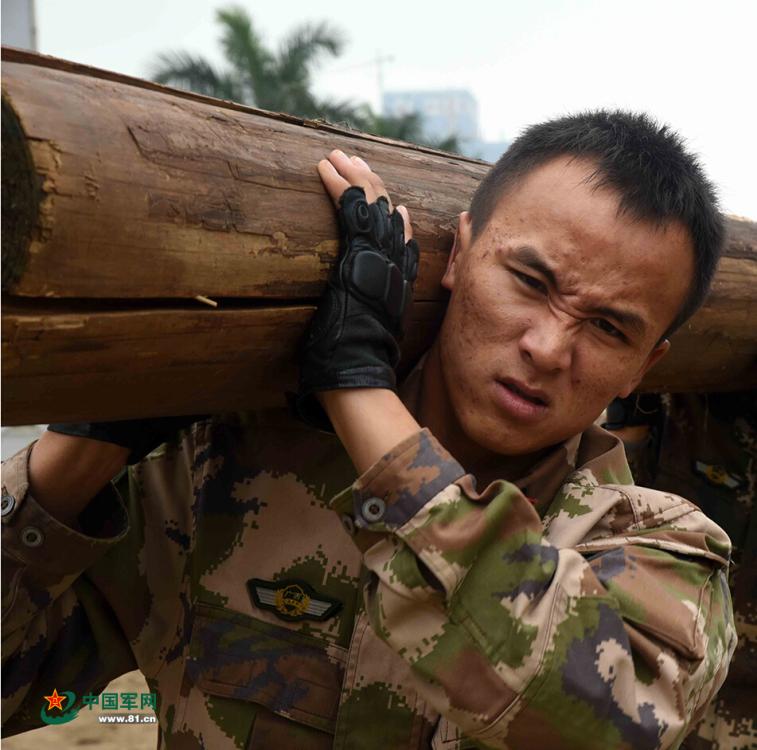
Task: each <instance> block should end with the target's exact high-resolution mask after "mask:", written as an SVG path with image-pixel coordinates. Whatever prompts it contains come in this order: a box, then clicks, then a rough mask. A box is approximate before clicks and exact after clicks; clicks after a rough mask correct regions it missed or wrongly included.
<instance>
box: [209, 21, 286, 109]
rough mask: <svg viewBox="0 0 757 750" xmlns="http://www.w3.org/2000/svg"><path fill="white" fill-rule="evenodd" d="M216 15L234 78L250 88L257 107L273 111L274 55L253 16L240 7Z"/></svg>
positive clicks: (222, 42) (222, 44)
mask: <svg viewBox="0 0 757 750" xmlns="http://www.w3.org/2000/svg"><path fill="white" fill-rule="evenodd" d="M216 15H217V18H218V22H219V23H220V24H221V26H222V28H223V33H222V35H221V46H222V47H223V51H224V54H225V56H226V59H227V60H228V61H229V63H230V65H231V67H232V69H233V71H234V75H235V76H236V77H237V78H238V80H239V81H241V82H243V83H244V85H245V86H246V87H248V88H249V90H250V95H251V97H252V99H254V103H255V104H256V105H258V106H261V107H267V108H270V101H269V100H270V98H271V95H272V94H273V93H274V91H273V90H274V89H275V79H274V70H273V68H274V60H273V55H272V54H271V52H270V51H269V50H268V49H267V48H266V46H265V44H264V43H263V40H262V39H261V37H260V35H259V34H258V33H257V31H256V30H255V27H254V25H253V23H252V19H251V18H250V15H249V14H248V13H247V11H246V10H245V9H244V8H241V7H239V6H230V7H228V8H223V9H221V10H219V11H218V12H217V14H216Z"/></svg>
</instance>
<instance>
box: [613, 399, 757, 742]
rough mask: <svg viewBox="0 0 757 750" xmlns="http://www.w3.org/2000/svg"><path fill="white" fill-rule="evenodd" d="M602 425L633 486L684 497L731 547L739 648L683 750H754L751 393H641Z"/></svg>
mask: <svg viewBox="0 0 757 750" xmlns="http://www.w3.org/2000/svg"><path fill="white" fill-rule="evenodd" d="M608 413H609V415H610V417H611V422H610V423H609V424H607V425H605V427H606V428H608V429H612V430H613V431H614V432H616V434H618V436H619V437H621V438H622V439H623V441H624V443H625V446H626V453H627V454H628V458H629V463H630V465H631V469H632V472H633V475H634V478H635V480H636V481H637V482H638V483H639V484H643V485H646V486H648V487H655V488H656V489H659V490H663V491H664V492H674V493H676V494H678V495H683V496H685V497H687V498H689V499H690V500H692V501H693V502H694V503H696V504H697V505H698V506H699V507H700V508H701V509H702V510H703V511H704V512H705V513H706V514H707V515H708V516H709V517H710V518H712V519H713V520H714V521H716V522H717V523H718V525H720V526H721V527H722V528H723V529H724V530H725V531H726V532H727V533H728V535H729V537H730V538H731V541H732V543H733V553H732V565H731V569H730V587H731V592H732V595H733V608H734V612H735V616H736V633H737V635H738V645H737V647H736V651H735V653H734V656H733V661H732V662H731V668H730V670H729V673H728V678H727V679H726V681H725V684H724V685H723V688H722V689H721V691H720V692H719V693H718V696H717V698H716V699H715V700H714V701H713V702H712V703H711V704H710V706H709V708H708V710H707V713H706V714H705V715H704V716H703V717H702V720H701V721H700V722H699V724H697V726H696V727H695V729H694V730H693V731H692V733H691V734H690V735H689V737H688V738H687V739H686V742H685V744H684V746H685V748H686V750H748V749H749V748H753V747H756V746H757V711H755V696H757V603H755V596H754V592H755V585H756V584H757V535H756V534H755V530H756V528H757V527H756V526H755V524H756V523H757V516H755V513H754V500H755V495H757V391H754V390H752V391H742V392H735V393H708V394H700V393H673V394H666V395H664V396H660V395H657V394H644V395H642V396H639V397H637V396H631V397H629V398H628V399H625V400H623V401H619V402H617V403H616V402H614V403H613V404H612V406H611V408H610V409H609V410H608Z"/></svg>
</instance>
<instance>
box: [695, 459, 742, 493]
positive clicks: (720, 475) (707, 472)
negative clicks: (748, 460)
mask: <svg viewBox="0 0 757 750" xmlns="http://www.w3.org/2000/svg"><path fill="white" fill-rule="evenodd" d="M694 471H696V473H697V474H701V475H702V476H703V477H704V478H705V479H706V480H707V481H708V482H709V483H710V484H713V485H715V486H716V487H727V488H728V489H729V490H735V489H736V488H737V487H739V486H740V485H741V483H742V479H741V477H739V476H737V475H736V474H731V473H729V472H727V471H726V470H725V469H724V468H723V467H722V466H717V465H716V464H706V463H705V462H704V461H695V462H694Z"/></svg>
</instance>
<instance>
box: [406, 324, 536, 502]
mask: <svg viewBox="0 0 757 750" xmlns="http://www.w3.org/2000/svg"><path fill="white" fill-rule="evenodd" d="M421 378H422V380H421V389H420V396H419V400H418V405H417V414H415V417H416V419H417V420H418V422H419V424H420V425H421V426H422V427H428V428H429V429H430V430H431V432H432V433H433V434H434V436H435V437H436V438H437V440H439V442H440V443H441V444H442V445H443V446H444V447H445V448H446V449H447V450H448V451H449V452H450V453H451V454H452V455H453V456H454V457H455V459H456V460H457V461H458V462H459V463H460V465H461V466H463V468H464V469H465V470H466V471H467V472H469V473H470V474H473V475H474V476H475V477H476V479H477V480H478V484H479V487H481V488H483V487H485V486H486V485H487V484H488V483H489V482H491V481H493V480H495V479H509V480H516V479H518V478H520V477H522V476H524V475H525V474H526V473H527V472H528V470H529V469H530V468H531V467H532V466H533V465H534V464H535V463H536V461H538V460H539V458H541V456H542V455H543V453H544V451H538V452H537V453H530V454H528V455H523V456H511V455H506V454H503V453H497V452H496V451H492V450H490V449H488V448H485V447H484V446H482V445H479V444H478V443H476V442H474V441H473V440H472V439H471V438H470V437H468V435H467V434H466V433H465V430H464V429H463V426H462V425H461V424H460V421H459V419H458V418H457V415H456V414H455V410H454V408H453V406H452V402H451V399H450V396H449V385H448V383H446V381H445V379H444V371H443V369H442V366H441V351H440V347H439V339H438V338H437V340H436V341H435V342H434V345H433V346H432V347H431V350H430V351H429V353H428V357H427V359H426V362H425V363H424V366H423V373H422V376H421Z"/></svg>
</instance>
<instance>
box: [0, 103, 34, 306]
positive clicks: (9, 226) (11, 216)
mask: <svg viewBox="0 0 757 750" xmlns="http://www.w3.org/2000/svg"><path fill="white" fill-rule="evenodd" d="M2 162H3V170H2V261H3V269H2V288H3V292H9V291H12V290H13V287H14V285H15V284H16V283H17V282H18V280H19V279H20V278H21V276H22V275H23V272H24V268H25V267H26V263H27V259H28V255H29V245H30V242H31V239H32V233H33V232H34V226H35V221H36V217H37V213H38V210H39V204H40V200H41V194H40V190H39V188H38V185H37V180H36V175H35V171H34V164H33V162H32V157H31V154H30V152H29V146H28V144H27V140H26V136H25V135H24V130H23V127H22V125H21V122H20V120H19V118H18V115H17V114H16V112H15V111H14V109H13V107H12V106H11V104H10V102H9V101H8V100H7V98H6V97H5V96H3V100H2Z"/></svg>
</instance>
